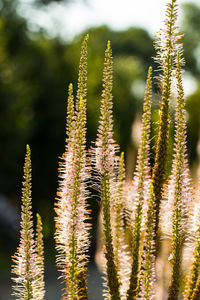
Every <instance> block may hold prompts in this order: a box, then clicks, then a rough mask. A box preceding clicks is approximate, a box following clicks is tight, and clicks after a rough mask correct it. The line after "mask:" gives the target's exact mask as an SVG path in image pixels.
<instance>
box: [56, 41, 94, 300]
mask: <svg viewBox="0 0 200 300" xmlns="http://www.w3.org/2000/svg"><path fill="white" fill-rule="evenodd" d="M87 41H88V36H86V37H85V39H84V41H83V45H82V51H81V59H80V66H79V79H78V92H77V97H76V111H75V112H74V105H73V96H72V86H70V87H69V99H68V114H67V134H68V138H67V142H68V144H67V145H66V152H65V153H64V155H63V162H62V164H61V168H60V184H59V189H58V196H59V198H58V201H57V204H56V214H57V217H56V233H55V239H56V244H57V245H56V247H57V250H58V257H57V263H58V266H59V268H60V270H61V271H62V278H63V280H64V282H65V284H66V289H65V292H64V294H63V298H64V299H70V300H75V299H84V300H86V299H88V295H87V286H86V279H85V271H86V263H87V252H88V246H89V227H90V226H89V224H88V223H87V222H88V219H89V216H88V211H87V205H86V197H87V193H86V178H87V166H86V151H85V144H86V129H85V124H86V82H87Z"/></svg>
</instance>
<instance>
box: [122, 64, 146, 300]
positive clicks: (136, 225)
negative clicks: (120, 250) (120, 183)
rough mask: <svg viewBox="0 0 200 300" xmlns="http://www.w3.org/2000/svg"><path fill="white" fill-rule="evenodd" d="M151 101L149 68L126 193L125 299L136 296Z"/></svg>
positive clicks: (144, 202)
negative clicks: (128, 256) (128, 266)
mask: <svg viewBox="0 0 200 300" xmlns="http://www.w3.org/2000/svg"><path fill="white" fill-rule="evenodd" d="M151 101H152V68H151V67H150V68H149V72H148V78H147V84H146V93H145V99H144V108H143V110H144V112H143V120H142V126H143V127H142V136H141V142H140V146H139V151H138V158H137V165H136V172H135V174H134V178H133V185H132V188H131V190H130V192H129V195H128V203H129V206H130V210H132V213H131V223H132V224H133V228H132V231H133V248H132V258H133V261H132V270H131V277H130V286H129V289H128V291H127V299H128V300H131V299H133V298H134V297H136V294H137V285H138V271H139V248H140V234H141V226H142V223H143V215H144V214H145V213H144V211H145V209H144V207H145V206H146V201H147V199H148V195H149V184H150V162H149V155H150V154H149V153H150V126H151ZM132 224H131V226H132Z"/></svg>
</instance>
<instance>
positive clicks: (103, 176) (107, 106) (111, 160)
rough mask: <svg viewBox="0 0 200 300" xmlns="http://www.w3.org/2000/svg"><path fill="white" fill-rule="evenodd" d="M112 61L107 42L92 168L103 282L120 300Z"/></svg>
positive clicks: (110, 292)
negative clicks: (114, 200) (95, 181)
mask: <svg viewBox="0 0 200 300" xmlns="http://www.w3.org/2000/svg"><path fill="white" fill-rule="evenodd" d="M112 68H113V60H112V50H111V46H110V41H108V44H107V49H106V52H105V61H104V72H103V92H102V98H101V109H100V112H101V115H100V121H99V128H98V135H97V141H96V149H95V151H96V156H95V164H96V169H97V172H99V175H100V193H101V200H102V207H103V231H104V239H105V248H106V249H105V257H106V279H107V287H108V293H109V297H110V299H112V300H119V299H120V292H119V280H118V274H117V267H116V263H115V260H114V249H113V238H112V230H111V216H110V215H111V212H110V208H111V203H110V202H111V196H112V195H111V183H112V182H113V181H114V178H115V173H114V165H115V145H114V140H113V118H112V106H113V103H112V98H113V97H112V80H113V79H112V76H113V75H112V73H113V70H112Z"/></svg>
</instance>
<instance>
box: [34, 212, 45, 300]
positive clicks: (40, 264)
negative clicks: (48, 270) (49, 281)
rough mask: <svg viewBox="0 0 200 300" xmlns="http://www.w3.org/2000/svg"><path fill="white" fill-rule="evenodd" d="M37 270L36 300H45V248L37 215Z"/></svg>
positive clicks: (40, 223) (35, 282) (40, 221)
mask: <svg viewBox="0 0 200 300" xmlns="http://www.w3.org/2000/svg"><path fill="white" fill-rule="evenodd" d="M36 268H37V276H36V278H35V281H34V285H33V294H34V295H35V297H34V299H35V300H43V299H44V295H45V285H44V246H43V234H42V220H41V217H40V215H39V214H37V227H36Z"/></svg>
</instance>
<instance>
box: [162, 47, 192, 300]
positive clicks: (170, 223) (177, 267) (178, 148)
mask: <svg viewBox="0 0 200 300" xmlns="http://www.w3.org/2000/svg"><path fill="white" fill-rule="evenodd" d="M180 60H181V59H180V54H179V52H178V54H177V69H176V79H177V106H176V118H175V146H174V152H175V154H174V158H173V164H172V175H171V178H170V180H169V183H168V187H167V191H166V197H167V201H166V203H164V202H163V211H162V221H163V231H164V233H165V234H170V233H171V234H172V254H171V262H172V274H171V281H170V285H169V296H168V300H172V299H173V300H174V299H178V294H179V287H180V273H181V259H182V248H183V243H184V242H185V239H186V237H187V236H186V232H187V230H186V229H187V228H186V227H187V224H188V220H187V216H188V209H189V206H190V203H191V200H192V190H191V179H190V175H189V169H188V159H187V153H186V151H187V149H186V112H185V99H184V92H183V85H182V72H181V64H180Z"/></svg>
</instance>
